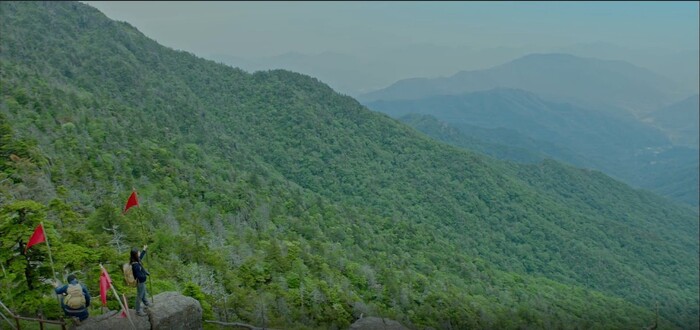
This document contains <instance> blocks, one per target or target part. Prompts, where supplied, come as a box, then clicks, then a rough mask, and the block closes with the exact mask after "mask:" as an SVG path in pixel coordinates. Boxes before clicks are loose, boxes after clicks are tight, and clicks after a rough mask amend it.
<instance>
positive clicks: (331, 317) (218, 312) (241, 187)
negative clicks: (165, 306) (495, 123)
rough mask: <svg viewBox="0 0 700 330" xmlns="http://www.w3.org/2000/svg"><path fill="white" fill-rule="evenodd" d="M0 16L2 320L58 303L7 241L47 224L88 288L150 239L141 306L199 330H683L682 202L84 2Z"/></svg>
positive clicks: (692, 224)
mask: <svg viewBox="0 0 700 330" xmlns="http://www.w3.org/2000/svg"><path fill="white" fill-rule="evenodd" d="M0 9H1V10H0V31H2V38H0V49H1V50H2V52H0V79H1V81H2V84H0V143H1V144H0V156H1V157H0V201H2V203H0V262H2V264H3V267H4V268H5V270H6V273H7V274H8V275H7V276H3V277H0V287H2V288H3V290H0V300H2V301H3V303H5V302H8V303H9V304H11V308H12V309H13V310H16V311H17V312H18V313H20V314H23V315H37V314H39V313H41V314H42V315H43V316H48V317H57V316H58V315H60V314H61V312H60V309H59V307H58V304H57V303H56V301H55V296H54V295H53V294H50V292H51V291H50V290H51V286H50V285H49V284H47V281H46V279H48V278H51V277H52V275H53V274H52V270H51V267H49V265H48V264H47V261H46V259H47V258H46V256H47V249H46V248H47V246H46V245H45V244H38V245H36V246H33V247H32V248H31V249H29V250H28V252H27V253H26V254H25V253H24V249H23V247H24V245H23V244H24V242H25V240H26V238H27V237H29V235H30V234H31V233H32V231H33V230H34V228H36V226H37V225H38V224H39V223H42V222H43V223H44V224H45V225H46V233H47V236H48V237H49V238H50V239H51V249H52V251H54V255H53V260H54V262H55V264H56V271H57V273H59V276H61V277H63V275H65V274H69V273H78V274H80V277H81V280H84V283H86V285H88V287H89V289H90V291H91V292H99V288H98V283H99V282H98V278H99V273H100V270H99V268H98V266H97V265H99V264H100V263H101V264H104V265H105V266H106V267H107V269H108V270H109V272H110V273H111V274H112V276H113V278H115V277H116V276H119V274H120V265H121V264H122V263H124V262H126V260H127V257H128V255H127V254H128V249H129V248H130V247H136V246H141V245H143V244H148V245H149V250H148V251H149V252H148V253H149V254H148V257H147V258H148V259H147V260H146V263H147V264H146V267H147V268H148V269H149V271H150V272H151V274H152V276H151V278H150V279H149V281H150V283H151V285H152V289H153V291H154V294H155V293H160V292H165V291H181V292H182V293H183V294H184V295H187V296H191V297H194V298H196V299H197V300H199V301H200V303H201V306H202V309H203V311H202V313H203V318H205V319H208V320H212V319H219V320H223V319H228V320H229V321H230V322H231V321H233V322H242V323H247V324H255V325H258V326H260V327H270V328H285V329H346V328H347V327H349V325H350V324H351V323H352V322H353V321H355V320H357V319H358V318H360V317H361V316H363V315H364V316H381V317H387V318H391V319H393V320H397V321H399V322H401V323H402V324H405V325H407V326H411V327H413V328H426V327H432V328H436V329H437V328H453V329H472V328H483V329H517V328H547V329H549V328H568V327H580V328H625V329H626V328H640V327H643V326H647V325H649V324H651V323H653V322H654V318H655V315H654V309H653V308H654V307H653V306H654V303H655V302H656V301H659V304H660V324H659V325H660V326H661V327H665V328H697V327H698V316H699V314H700V312H699V311H698V310H699V303H698V287H697V282H698V269H697V264H698V241H697V233H698V222H697V214H696V213H694V212H693V210H691V209H690V208H687V207H683V206H679V205H676V204H674V203H671V202H669V201H668V200H665V199H663V198H660V197H658V196H656V195H653V194H650V193H647V192H644V191H637V190H634V189H631V188H630V187H629V186H627V185H625V184H622V183H620V182H617V181H615V180H613V179H611V178H610V177H608V176H605V175H603V174H601V173H599V172H592V171H586V170H580V169H576V168H572V167H569V166H565V165H562V164H560V163H556V162H551V161H545V162H542V163H537V164H534V165H530V166H524V165H515V164H512V163H506V162H500V161H496V160H493V159H491V158H488V157H483V156H481V155H478V154H476V153H472V152H468V151H465V150H462V149H460V148H456V147H453V146H449V145H446V144H444V143H439V142H436V141H435V140H433V139H430V138H428V137H427V136H425V135H424V134H422V133H420V132H417V131H416V130H415V129H412V128H410V127H408V126H406V125H403V124H401V123H398V122H397V121H396V120H393V119H391V118H388V117H387V116H386V115H384V114H380V113H376V112H373V111H370V110H368V109H367V108H365V107H364V106H362V105H360V104H359V103H358V102H357V101H356V100H354V99H352V98H350V97H347V96H343V95H340V94H338V93H336V92H334V91H333V90H332V89H331V88H330V87H329V86H327V85H325V84H323V83H321V82H319V81H318V80H317V79H314V78H311V77H308V76H304V75H301V74H297V73H293V72H288V71H282V70H275V71H265V72H258V73H255V74H248V73H246V72H243V71H241V70H239V69H234V68H232V67H229V66H226V65H222V64H217V63H215V62H213V61H207V60H203V59H201V58H197V57H196V56H194V55H192V54H189V53H186V52H180V51H174V50H172V49H168V48H165V47H163V46H161V45H159V44H157V43H156V42H155V41H153V40H151V39H148V38H147V37H145V36H144V35H143V34H141V33H140V32H139V31H138V30H136V29H135V28H133V27H132V26H130V25H129V24H126V23H118V22H114V21H111V20H109V19H107V18H106V17H105V16H104V15H102V14H101V13H100V12H98V11H97V10H95V9H93V8H91V7H89V6H87V5H84V4H81V3H77V2H1V3H0ZM132 188H136V189H137V191H138V193H139V201H140V205H139V207H138V208H135V209H132V210H129V211H128V212H127V213H126V214H122V207H123V203H124V201H125V199H126V197H127V196H129V194H130V193H131V190H132ZM117 278H118V277H117ZM114 282H115V283H114V284H115V286H116V287H117V288H118V289H119V290H120V292H122V291H123V292H126V293H127V294H129V295H130V297H129V299H133V298H134V297H133V290H132V289H128V288H126V287H125V286H124V284H123V283H122V281H116V280H115V281H114ZM149 289H151V287H150V286H149ZM157 303H158V302H157V301H156V304H157ZM108 304H109V305H110V308H112V309H116V308H118V307H117V306H118V305H117V304H116V301H114V300H113V299H112V298H110V300H109V302H108ZM95 305H98V304H95ZM91 313H92V314H91V315H97V314H99V313H100V310H99V308H98V307H97V306H95V307H93V308H92V311H91Z"/></svg>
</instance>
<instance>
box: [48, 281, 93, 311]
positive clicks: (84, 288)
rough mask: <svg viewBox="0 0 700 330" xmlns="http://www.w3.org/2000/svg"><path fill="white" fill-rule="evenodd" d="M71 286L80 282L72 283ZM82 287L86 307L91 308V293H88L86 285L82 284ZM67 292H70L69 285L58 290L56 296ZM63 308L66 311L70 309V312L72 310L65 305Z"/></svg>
mask: <svg viewBox="0 0 700 330" xmlns="http://www.w3.org/2000/svg"><path fill="white" fill-rule="evenodd" d="M70 284H79V283H78V280H73V282H70ZM80 286H81V287H82V288H83V295H85V307H89V306H90V293H89V292H88V290H87V288H86V287H85V285H83V284H82V283H80ZM67 292H68V284H66V285H64V286H62V287H59V288H56V294H64V293H67ZM63 307H64V308H65V309H69V310H70V309H72V308H70V307H68V306H66V305H63ZM81 310H82V308H81Z"/></svg>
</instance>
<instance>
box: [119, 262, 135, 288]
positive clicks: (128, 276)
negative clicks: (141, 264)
mask: <svg viewBox="0 0 700 330" xmlns="http://www.w3.org/2000/svg"><path fill="white" fill-rule="evenodd" d="M122 270H123V271H124V281H125V282H126V285H127V286H136V278H134V270H133V269H132V268H131V264H130V263H126V264H124V265H123V266H122Z"/></svg>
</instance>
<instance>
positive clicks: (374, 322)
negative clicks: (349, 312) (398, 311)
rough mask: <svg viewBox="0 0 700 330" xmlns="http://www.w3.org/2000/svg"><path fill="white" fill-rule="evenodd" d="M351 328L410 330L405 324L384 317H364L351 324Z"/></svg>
mask: <svg viewBox="0 0 700 330" xmlns="http://www.w3.org/2000/svg"><path fill="white" fill-rule="evenodd" d="M350 329H351V330H410V329H409V328H407V327H405V326H404V325H403V324H401V323H399V322H397V321H394V320H390V319H385V318H382V317H374V316H369V317H363V318H361V319H359V320H357V321H355V323H353V324H351V325H350Z"/></svg>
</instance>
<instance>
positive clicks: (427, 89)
mask: <svg viewBox="0 0 700 330" xmlns="http://www.w3.org/2000/svg"><path fill="white" fill-rule="evenodd" d="M672 86H673V83H672V82H670V81H669V80H668V79H666V78H664V77H662V76H659V75H658V74H655V73H653V72H651V71H649V70H646V69H643V68H640V67H637V66H634V65H632V64H629V63H627V62H623V61H603V60H598V59H594V58H582V57H576V56H573V55H567V54H531V55H527V56H524V57H521V58H519V59H516V60H513V61H511V62H508V63H505V64H502V65H499V66H495V67H493V68H490V69H485V70H476V71H462V72H459V73H457V74H455V75H453V76H450V77H446V78H435V79H425V78H414V79H406V80H401V81H398V82H396V83H394V84H393V85H391V86H389V87H387V88H385V89H381V90H378V91H375V92H371V93H367V94H364V95H361V96H359V97H358V98H359V100H361V101H362V102H363V103H369V102H372V101H377V100H411V99H421V98H425V97H429V96H435V95H455V94H462V93H465V92H473V91H484V90H490V89H493V88H499V87H504V88H516V89H523V90H527V91H530V92H534V93H535V94H538V95H541V96H543V97H547V98H549V99H553V100H557V101H565V102H571V103H576V104H581V105H589V106H594V107H609V106H612V107H616V108H619V109H623V110H626V111H629V112H632V113H635V114H641V113H647V112H650V111H652V110H656V109H658V108H659V107H661V106H665V105H668V104H669V103H670V102H672V101H673V100H674V99H677V98H679V97H681V96H682V95H678V94H677V93H676V92H675V89H674V88H673V87H672Z"/></svg>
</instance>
